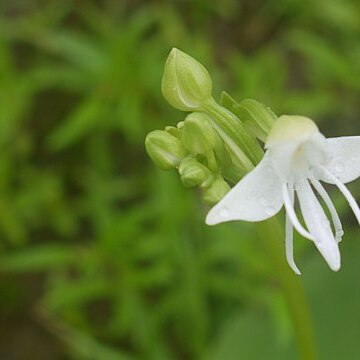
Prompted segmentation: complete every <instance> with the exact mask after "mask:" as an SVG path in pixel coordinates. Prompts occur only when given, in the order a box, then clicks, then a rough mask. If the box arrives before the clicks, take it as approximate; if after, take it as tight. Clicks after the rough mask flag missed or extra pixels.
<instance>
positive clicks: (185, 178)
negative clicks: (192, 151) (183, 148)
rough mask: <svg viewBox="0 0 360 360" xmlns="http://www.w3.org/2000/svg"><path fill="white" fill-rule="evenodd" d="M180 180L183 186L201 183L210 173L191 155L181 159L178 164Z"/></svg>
mask: <svg viewBox="0 0 360 360" xmlns="http://www.w3.org/2000/svg"><path fill="white" fill-rule="evenodd" d="M179 174H180V179H181V182H182V183H183V185H184V186H185V187H193V186H198V185H201V184H202V183H203V182H204V181H205V180H206V179H207V178H208V177H209V175H210V172H209V170H208V169H207V168H206V167H205V166H204V165H202V164H201V163H200V162H198V161H197V160H196V159H195V158H193V157H187V158H185V159H183V160H181V162H180V165H179Z"/></svg>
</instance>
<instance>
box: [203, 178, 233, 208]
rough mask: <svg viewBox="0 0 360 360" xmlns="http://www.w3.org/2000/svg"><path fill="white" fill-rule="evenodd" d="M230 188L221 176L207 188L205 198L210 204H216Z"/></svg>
mask: <svg viewBox="0 0 360 360" xmlns="http://www.w3.org/2000/svg"><path fill="white" fill-rule="evenodd" d="M229 190H230V186H229V184H228V183H227V182H226V181H225V180H224V179H223V178H222V177H220V176H219V177H217V178H216V179H215V181H214V182H213V183H212V184H211V185H210V186H209V187H208V188H207V189H206V190H205V192H204V195H203V199H204V201H205V202H206V203H208V204H209V205H215V204H216V203H218V202H219V201H220V200H221V199H222V198H223V197H224V196H225V195H226V194H227V192H228V191H229Z"/></svg>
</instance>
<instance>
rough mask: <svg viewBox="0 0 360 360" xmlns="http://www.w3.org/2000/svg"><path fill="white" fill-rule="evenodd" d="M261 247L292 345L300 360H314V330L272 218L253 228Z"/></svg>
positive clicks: (280, 235)
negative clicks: (291, 333)
mask: <svg viewBox="0 0 360 360" xmlns="http://www.w3.org/2000/svg"><path fill="white" fill-rule="evenodd" d="M257 229H258V230H259V237H260V239H261V241H262V244H263V246H264V248H265V250H266V251H267V253H268V254H269V256H270V258H271V260H272V263H273V269H274V275H275V276H276V277H277V279H278V280H279V282H280V287H281V290H282V293H283V296H284V298H285V301H286V304H287V307H288V311H289V315H290V318H291V321H292V324H293V330H294V336H295V341H296V343H297V347H298V351H299V358H300V359H301V360H315V359H317V351H316V346H315V340H314V330H313V324H312V320H311V315H310V309H309V305H308V302H307V299H306V294H305V290H304V287H303V284H302V282H301V278H300V277H299V276H297V275H295V274H294V273H293V272H292V271H291V270H290V268H289V266H288V264H287V262H286V260H285V256H284V252H285V250H284V248H283V246H282V242H281V241H280V240H281V239H283V237H284V235H283V231H282V228H281V226H280V224H279V222H278V220H277V219H276V218H272V219H269V220H267V221H264V222H261V223H259V226H258V227H257Z"/></svg>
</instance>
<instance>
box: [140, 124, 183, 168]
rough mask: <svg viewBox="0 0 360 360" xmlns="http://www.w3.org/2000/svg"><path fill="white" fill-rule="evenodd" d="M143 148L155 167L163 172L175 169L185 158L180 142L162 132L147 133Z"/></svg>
mask: <svg viewBox="0 0 360 360" xmlns="http://www.w3.org/2000/svg"><path fill="white" fill-rule="evenodd" d="M145 148H146V151H147V153H148V154H149V156H150V157H151V159H152V161H154V163H155V164H156V166H158V167H159V168H160V169H163V170H170V169H173V168H175V167H176V166H178V164H179V163H180V161H181V160H182V159H183V158H184V157H185V156H186V150H185V148H184V146H183V145H182V143H181V141H180V140H179V139H177V138H176V137H175V136H172V135H171V134H169V133H168V132H166V131H163V130H155V131H152V132H151V133H149V134H148V135H147V137H146V139H145Z"/></svg>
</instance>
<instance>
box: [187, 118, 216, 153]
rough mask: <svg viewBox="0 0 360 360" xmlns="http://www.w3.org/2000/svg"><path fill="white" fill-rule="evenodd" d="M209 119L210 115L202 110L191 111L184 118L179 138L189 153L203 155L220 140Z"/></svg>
mask: <svg viewBox="0 0 360 360" xmlns="http://www.w3.org/2000/svg"><path fill="white" fill-rule="evenodd" d="M209 120H211V118H210V116H209V115H206V114H205V113H202V112H194V113H191V114H189V115H188V116H187V117H186V118H185V121H184V126H183V129H182V130H183V132H182V137H181V140H182V143H183V144H184V146H185V147H186V149H187V150H188V151H189V152H190V153H192V154H203V155H205V154H206V153H207V152H209V151H210V150H213V149H214V148H215V145H216V142H217V141H220V138H219V135H218V134H217V132H216V131H215V130H214V128H213V127H212V125H211V124H210V121H209Z"/></svg>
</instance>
